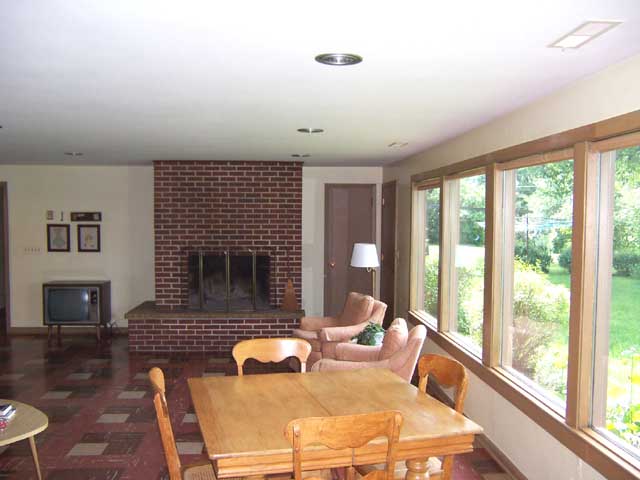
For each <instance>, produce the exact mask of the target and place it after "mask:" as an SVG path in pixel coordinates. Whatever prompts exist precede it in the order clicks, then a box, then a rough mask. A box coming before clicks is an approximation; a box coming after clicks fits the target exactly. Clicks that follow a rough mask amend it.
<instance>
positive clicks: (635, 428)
mask: <svg viewBox="0 0 640 480" xmlns="http://www.w3.org/2000/svg"><path fill="white" fill-rule="evenodd" d="M607 430H609V431H610V432H611V433H613V434H615V435H616V436H618V437H620V438H621V439H623V440H624V441H625V442H627V443H629V444H631V445H633V446H634V447H636V448H640V403H635V404H633V405H630V406H628V407H624V406H622V405H615V406H614V407H613V408H609V409H607Z"/></svg>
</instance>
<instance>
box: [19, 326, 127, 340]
mask: <svg viewBox="0 0 640 480" xmlns="http://www.w3.org/2000/svg"><path fill="white" fill-rule="evenodd" d="M54 333H56V331H55V329H54ZM127 334H128V329H127V327H117V328H114V329H113V335H114V336H126V335H127ZM9 335H10V336H12V337H21V336H29V335H37V336H47V335H49V327H44V326H43V327H10V328H9ZM62 335H63V336H64V335H93V336H94V337H95V335H96V327H86V326H82V327H74V326H73V325H71V326H66V325H63V327H62Z"/></svg>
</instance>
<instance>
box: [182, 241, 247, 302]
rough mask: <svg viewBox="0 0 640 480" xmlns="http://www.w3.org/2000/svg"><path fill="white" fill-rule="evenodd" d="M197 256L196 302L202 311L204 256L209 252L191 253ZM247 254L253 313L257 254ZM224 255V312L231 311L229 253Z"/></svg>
mask: <svg viewBox="0 0 640 480" xmlns="http://www.w3.org/2000/svg"><path fill="white" fill-rule="evenodd" d="M193 253H196V254H197V255H198V302H199V308H200V310H204V308H205V298H204V287H203V285H204V257H205V255H208V254H210V253H209V252H203V251H201V250H200V251H198V252H193ZM248 253H249V254H250V255H251V304H252V306H253V311H257V302H256V295H257V291H258V285H257V283H258V279H257V253H256V251H255V250H251V249H249V250H248ZM222 255H224V258H225V260H224V262H225V312H230V311H231V252H229V250H224V251H223V252H222ZM234 255H238V253H235V252H234Z"/></svg>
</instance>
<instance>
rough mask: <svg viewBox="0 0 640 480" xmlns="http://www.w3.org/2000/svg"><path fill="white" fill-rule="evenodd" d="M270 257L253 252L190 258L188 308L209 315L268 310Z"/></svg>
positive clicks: (201, 254) (199, 253)
mask: <svg viewBox="0 0 640 480" xmlns="http://www.w3.org/2000/svg"><path fill="white" fill-rule="evenodd" d="M269 275H270V257H269V256H268V255H258V254H256V253H255V252H251V251H249V252H240V253H230V252H220V253H210V252H206V253H205V252H197V253H191V254H190V255H189V306H190V307H191V308H194V309H198V310H206V311H210V312H242V311H256V310H268V309H270V308H271V305H270V303H269Z"/></svg>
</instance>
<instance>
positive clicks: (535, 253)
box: [515, 233, 551, 273]
mask: <svg viewBox="0 0 640 480" xmlns="http://www.w3.org/2000/svg"><path fill="white" fill-rule="evenodd" d="M515 256H516V258H519V259H520V260H522V261H523V262H525V263H528V264H529V265H532V266H534V267H538V268H539V269H540V270H542V271H543V272H544V273H549V266H550V265H551V252H550V251H549V248H548V247H547V239H546V238H545V237H543V236H540V235H539V236H534V237H531V238H529V239H528V241H527V239H526V238H525V237H524V235H523V234H521V233H519V234H518V235H517V236H516V245H515Z"/></svg>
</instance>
